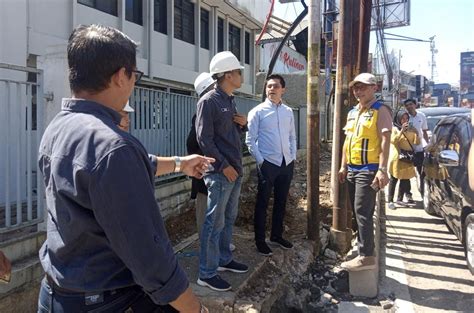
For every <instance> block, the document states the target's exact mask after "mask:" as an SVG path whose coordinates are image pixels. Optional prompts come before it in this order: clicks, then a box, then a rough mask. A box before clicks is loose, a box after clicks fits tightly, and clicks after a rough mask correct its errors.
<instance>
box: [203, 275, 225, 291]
mask: <svg viewBox="0 0 474 313" xmlns="http://www.w3.org/2000/svg"><path fill="white" fill-rule="evenodd" d="M197 284H198V285H199V286H204V287H209V288H211V289H212V290H215V291H227V290H231V289H232V286H231V285H230V284H229V283H228V282H226V281H225V280H223V279H222V278H221V277H220V276H219V275H216V276H213V277H211V278H203V279H201V278H198V280H197Z"/></svg>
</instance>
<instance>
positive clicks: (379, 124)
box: [338, 73, 392, 271]
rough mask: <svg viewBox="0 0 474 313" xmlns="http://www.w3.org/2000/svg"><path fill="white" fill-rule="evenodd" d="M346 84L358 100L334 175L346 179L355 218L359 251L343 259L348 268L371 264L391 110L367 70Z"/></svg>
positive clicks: (385, 176) (372, 76)
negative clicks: (375, 215)
mask: <svg viewBox="0 0 474 313" xmlns="http://www.w3.org/2000/svg"><path fill="white" fill-rule="evenodd" d="M349 87H351V88H352V91H353V93H354V96H355V98H356V99H357V100H358V101H359V103H358V105H357V106H355V107H354V108H353V109H352V110H351V111H350V112H349V114H348V116H347V123H346V126H345V127H344V129H345V131H346V139H345V141H344V147H343V150H342V157H341V168H340V170H339V173H338V178H339V181H340V182H341V183H343V182H344V181H347V184H348V189H349V197H350V201H351V204H352V207H353V208H354V212H355V217H356V220H357V227H358V233H357V241H358V248H359V249H358V250H359V255H358V256H357V257H356V258H354V259H352V260H350V261H346V262H343V263H342V264H341V267H342V268H344V269H346V270H348V271H362V270H367V269H373V268H375V266H376V264H375V260H376V259H375V256H374V227H373V216H374V210H375V199H376V194H377V191H378V190H380V189H381V188H384V187H385V185H387V183H388V181H389V179H388V174H387V162H388V155H389V150H390V133H391V131H392V116H391V110H390V109H389V108H388V107H387V106H385V105H383V104H382V103H380V102H378V101H377V99H376V98H375V92H376V91H377V81H376V79H375V76H374V75H372V74H370V73H362V74H359V75H357V76H356V77H355V78H354V80H353V81H352V82H350V84H349Z"/></svg>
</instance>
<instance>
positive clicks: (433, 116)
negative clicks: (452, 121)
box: [416, 107, 471, 195]
mask: <svg viewBox="0 0 474 313" xmlns="http://www.w3.org/2000/svg"><path fill="white" fill-rule="evenodd" d="M417 111H418V112H422V113H423V114H425V116H426V120H427V123H428V139H430V138H431V134H432V133H433V129H434V128H435V126H436V124H437V123H438V121H439V120H441V119H442V118H443V117H446V116H450V115H453V114H459V113H469V112H471V109H468V108H459V107H424V108H420V109H417ZM423 142H424V139H423ZM428 143H429V142H424V145H427V144H428ZM416 181H417V187H418V190H419V191H420V193H421V195H423V193H424V186H423V181H424V171H422V173H421V177H420V176H419V175H418V173H417V177H416Z"/></svg>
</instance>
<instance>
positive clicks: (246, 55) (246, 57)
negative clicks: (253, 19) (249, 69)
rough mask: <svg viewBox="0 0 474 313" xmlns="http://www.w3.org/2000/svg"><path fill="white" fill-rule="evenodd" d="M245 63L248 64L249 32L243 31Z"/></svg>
mask: <svg viewBox="0 0 474 313" xmlns="http://www.w3.org/2000/svg"><path fill="white" fill-rule="evenodd" d="M245 63H246V64H250V33H248V32H245Z"/></svg>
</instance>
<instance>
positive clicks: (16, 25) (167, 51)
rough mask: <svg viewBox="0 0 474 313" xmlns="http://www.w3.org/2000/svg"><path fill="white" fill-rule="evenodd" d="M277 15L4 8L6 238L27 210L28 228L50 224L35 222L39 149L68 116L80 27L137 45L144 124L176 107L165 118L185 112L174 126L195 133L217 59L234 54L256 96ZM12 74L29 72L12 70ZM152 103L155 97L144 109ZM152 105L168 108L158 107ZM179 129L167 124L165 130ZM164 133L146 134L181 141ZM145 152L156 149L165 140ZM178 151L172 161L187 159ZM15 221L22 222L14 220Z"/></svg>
mask: <svg viewBox="0 0 474 313" xmlns="http://www.w3.org/2000/svg"><path fill="white" fill-rule="evenodd" d="M269 9H270V1H263V0H262V1H260V0H256V1H250V0H241V1H239V0H0V112H1V114H0V115H1V116H0V119H1V123H0V147H1V148H0V149H2V153H0V211H2V212H0V214H2V215H3V212H8V213H5V215H6V216H7V218H6V219H5V221H8V222H5V224H2V222H1V221H0V233H1V232H2V231H8V230H9V229H12V227H15V225H16V226H18V225H19V224H21V223H22V222H24V220H25V219H24V218H23V219H22V218H21V217H20V216H21V215H22V211H23V209H24V206H25V203H26V202H28V208H29V209H28V212H29V213H28V218H27V220H28V221H32V220H34V219H35V218H36V217H37V218H38V219H40V218H41V217H40V216H36V215H35V214H37V215H39V214H40V213H39V212H41V211H42V210H41V209H38V210H37V211H38V212H37V213H35V210H33V212H32V213H31V212H30V211H31V210H30V208H31V207H35V203H36V201H37V199H40V198H41V195H39V197H37V196H36V194H37V193H38V192H41V188H40V186H39V185H40V184H41V182H40V181H39V179H38V177H37V176H38V175H37V172H36V168H37V166H36V163H37V161H36V156H37V151H38V149H37V145H38V141H39V138H40V135H41V130H42V129H44V127H45V126H46V125H47V124H48V123H49V121H51V119H52V118H53V117H54V116H55V115H56V114H57V113H58V112H59V110H60V106H61V99H62V98H64V97H69V96H70V95H71V93H70V90H69V84H68V66H67V57H66V47H67V41H68V38H69V36H70V34H71V31H72V30H73V29H74V28H75V27H76V26H78V25H80V24H84V25H88V24H103V25H108V26H112V27H115V28H118V29H120V30H121V31H123V32H124V33H125V34H127V35H128V36H130V37H131V38H132V39H133V40H135V41H136V42H138V43H139V48H138V53H137V69H139V70H141V71H143V72H144V73H145V76H144V78H143V79H142V81H141V82H140V86H138V87H137V88H136V91H135V94H134V96H133V97H134V99H133V100H134V102H133V103H134V104H136V105H137V107H136V108H138V110H136V111H137V112H136V113H135V115H138V114H141V112H145V109H146V110H149V111H152V110H153V108H150V106H153V105H156V106H158V105H161V106H164V105H169V106H168V107H166V108H165V109H166V110H165V109H163V111H167V112H171V111H170V109H169V108H170V107H171V105H173V108H174V109H175V108H178V109H176V110H175V111H173V112H175V115H176V112H177V110H182V109H181V108H183V107H186V108H187V109H186V110H187V111H186V112H185V113H186V114H187V115H186V117H185V118H181V117H179V118H175V119H178V122H180V123H182V124H176V123H175V124H176V125H175V124H173V125H174V127H176V128H177V129H181V128H183V129H184V127H185V128H186V130H187V127H188V125H190V124H189V123H188V119H189V120H190V118H191V115H192V113H191V110H192V109H193V108H194V107H195V106H194V103H193V101H195V98H193V97H190V96H194V88H193V82H194V80H195V78H196V77H197V76H198V75H199V73H201V72H208V71H209V62H210V60H211V58H212V57H213V56H214V55H215V54H216V53H217V52H220V51H224V50H230V51H232V52H233V53H234V54H235V55H236V56H237V58H238V59H239V60H240V62H241V64H242V65H243V66H244V67H245V70H244V72H243V79H244V83H243V85H242V87H241V88H240V89H239V91H238V93H239V94H240V96H241V97H247V98H251V97H253V95H254V94H255V72H256V69H257V68H258V60H259V57H258V55H257V54H258V52H256V51H257V50H256V48H255V45H254V40H255V39H254V38H255V36H256V34H258V32H259V31H260V30H261V27H262V24H263V22H264V19H265V16H266V15H267V14H268V11H269ZM12 65H13V66H19V67H22V69H12V68H9V66H12ZM165 93H166V95H165ZM168 94H170V95H171V96H168ZM144 95H145V96H147V97H148V98H147V99H145V100H143V101H142V100H140V99H144ZM138 96H140V97H141V98H139V97H138ZM151 96H153V97H157V98H158V97H159V98H160V99H165V98H166V99H165V100H166V101H164V100H163V101H161V102H160V103H158V101H157V102H156V103H153V104H150V103H149V102H150V99H151ZM177 96H182V97H181V98H179V97H177ZM186 97H188V98H186ZM183 99H184V100H186V101H183ZM244 100H245V99H244ZM140 101H141V102H140ZM173 101H174V102H173ZM165 102H166V103H165ZM184 102H186V103H184ZM160 108H161V107H160ZM153 112H156V110H155V111H153ZM188 115H189V116H188ZM153 117H154V118H155V117H156V116H155V115H154V116H153ZM136 120H137V121H138V117H137V118H136ZM172 122H173V121H171V118H169V117H168V120H167V121H166V123H167V124H169V125H171V124H172ZM163 124H165V123H164V122H163ZM160 125H161V124H160ZM160 125H158V122H156V121H154V122H152V123H151V124H150V125H148V126H147V127H148V128H147V129H143V127H142V126H140V127H141V129H140V131H142V132H147V134H148V135H147V136H148V137H150V138H151V139H154V138H156V137H157V134H162V133H163V141H164V140H165V139H167V138H168V139H169V136H170V134H176V131H173V130H171V131H170V130H169V129H159V127H161V126H160ZM151 131H153V132H151ZM132 133H133V131H132ZM134 135H139V136H138V138H140V139H142V137H140V135H143V136H145V135H144V134H139V133H134ZM185 135H186V134H185V131H182V134H181V133H179V134H178V135H176V136H178V137H177V138H176V139H174V141H171V140H168V143H167V145H168V146H173V145H176V144H175V143H177V142H179V143H181V142H184V141H183V138H185ZM143 138H144V137H143ZM144 144H145V146H146V147H147V148H149V147H153V146H151V145H152V144H156V140H154V142H150V143H149V144H147V143H144ZM163 146H164V144H161V147H163ZM171 148H172V147H170V148H169V149H168V150H166V153H168V152H169V153H178V152H181V151H175V150H171ZM152 152H156V151H152ZM38 203H39V200H38ZM38 206H40V205H39V204H38ZM15 212H16V214H17V216H18V218H16V219H15V218H14V217H13V215H12V216H10V214H15ZM15 220H16V222H15Z"/></svg>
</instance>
